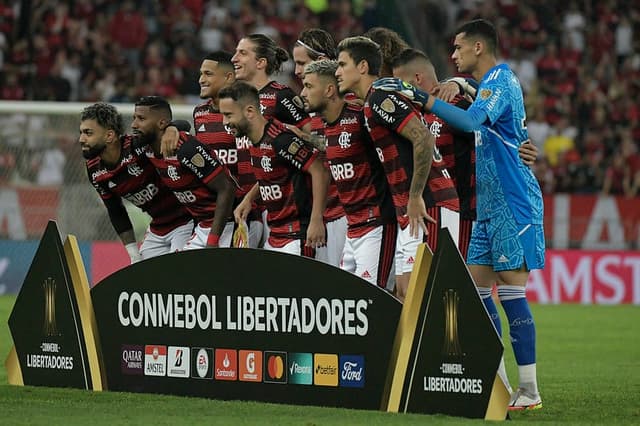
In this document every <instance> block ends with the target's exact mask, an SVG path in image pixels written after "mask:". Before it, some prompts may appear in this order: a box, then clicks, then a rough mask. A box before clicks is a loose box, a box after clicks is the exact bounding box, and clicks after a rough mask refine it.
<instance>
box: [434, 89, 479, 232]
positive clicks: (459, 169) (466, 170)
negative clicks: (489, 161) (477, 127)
mask: <svg viewBox="0 0 640 426" xmlns="http://www.w3.org/2000/svg"><path fill="white" fill-rule="evenodd" d="M451 104H452V105H455V106H457V107H460V108H464V109H467V108H468V107H469V105H470V102H469V101H467V100H466V99H464V98H463V97H461V96H456V97H455V98H454V99H453V101H452V102H451ZM425 119H426V120H427V123H428V124H429V130H431V133H432V134H433V136H434V137H435V138H436V146H437V147H438V150H439V151H440V153H441V154H442V158H443V159H444V162H445V164H446V167H447V170H449V171H450V173H451V177H452V179H453V181H454V183H455V185H456V191H457V192H458V198H459V199H460V217H461V218H462V219H467V220H475V218H476V188H475V181H476V178H475V169H476V165H475V162H476V155H475V137H474V135H473V133H471V132H462V131H460V130H458V129H456V128H454V127H452V126H450V125H449V124H447V123H446V122H445V121H444V120H442V119H441V118H440V117H438V116H436V115H435V114H426V115H425Z"/></svg>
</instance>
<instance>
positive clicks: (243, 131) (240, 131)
mask: <svg viewBox="0 0 640 426" xmlns="http://www.w3.org/2000/svg"><path fill="white" fill-rule="evenodd" d="M233 129H234V130H235V135H234V136H235V137H237V138H242V137H244V136H248V134H249V122H248V121H247V120H246V119H244V120H242V121H241V122H239V123H238V124H236V125H235V126H233Z"/></svg>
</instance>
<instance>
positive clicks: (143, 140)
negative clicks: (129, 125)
mask: <svg viewBox="0 0 640 426" xmlns="http://www.w3.org/2000/svg"><path fill="white" fill-rule="evenodd" d="M133 136H135V137H136V139H137V143H136V145H137V146H144V145H150V144H151V143H152V142H153V141H154V140H155V139H156V136H155V135H150V134H148V133H142V132H139V131H138V132H135V131H134V132H133Z"/></svg>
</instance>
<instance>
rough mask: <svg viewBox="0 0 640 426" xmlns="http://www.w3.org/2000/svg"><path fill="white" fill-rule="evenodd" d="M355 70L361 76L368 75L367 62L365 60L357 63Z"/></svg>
mask: <svg viewBox="0 0 640 426" xmlns="http://www.w3.org/2000/svg"><path fill="white" fill-rule="evenodd" d="M356 68H357V69H358V72H359V73H360V74H363V75H367V74H369V62H367V61H366V60H365V59H363V60H361V61H360V62H358V65H356Z"/></svg>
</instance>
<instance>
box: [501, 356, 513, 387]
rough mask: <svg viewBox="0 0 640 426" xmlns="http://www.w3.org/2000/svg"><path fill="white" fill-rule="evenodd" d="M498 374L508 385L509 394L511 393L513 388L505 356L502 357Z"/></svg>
mask: <svg viewBox="0 0 640 426" xmlns="http://www.w3.org/2000/svg"><path fill="white" fill-rule="evenodd" d="M498 376H500V378H501V379H502V382H503V383H504V385H505V386H506V387H507V391H509V394H511V392H513V389H511V385H510V384H509V376H507V368H506V367H505V365H504V357H501V358H500V365H499V366H498Z"/></svg>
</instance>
